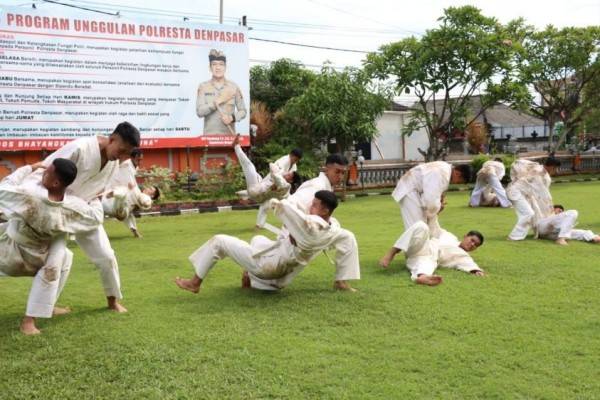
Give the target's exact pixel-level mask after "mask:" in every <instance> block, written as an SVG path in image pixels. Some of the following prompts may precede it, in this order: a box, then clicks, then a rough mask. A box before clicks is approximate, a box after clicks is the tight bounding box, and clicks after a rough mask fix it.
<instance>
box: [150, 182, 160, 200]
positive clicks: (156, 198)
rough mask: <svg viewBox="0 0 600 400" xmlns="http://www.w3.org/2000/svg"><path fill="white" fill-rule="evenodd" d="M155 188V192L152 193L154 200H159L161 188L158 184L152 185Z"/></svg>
mask: <svg viewBox="0 0 600 400" xmlns="http://www.w3.org/2000/svg"><path fill="white" fill-rule="evenodd" d="M152 187H153V188H154V194H153V195H152V200H158V198H159V197H160V189H159V188H158V186H154V185H153V186H152Z"/></svg>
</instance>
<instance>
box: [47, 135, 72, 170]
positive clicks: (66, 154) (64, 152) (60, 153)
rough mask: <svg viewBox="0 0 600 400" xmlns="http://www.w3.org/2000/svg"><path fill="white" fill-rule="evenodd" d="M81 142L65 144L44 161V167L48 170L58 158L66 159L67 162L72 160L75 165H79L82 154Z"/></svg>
mask: <svg viewBox="0 0 600 400" xmlns="http://www.w3.org/2000/svg"><path fill="white" fill-rule="evenodd" d="M79 140H80V139H75V140H72V141H70V142H69V143H67V144H65V145H64V146H63V147H61V148H60V149H58V150H56V151H55V152H54V153H52V154H50V155H49V156H48V157H46V158H45V159H44V161H42V163H43V165H44V167H46V168H47V167H48V166H49V165H50V164H52V161H54V160H56V159H57V158H66V159H67V160H71V161H73V162H74V163H75V164H77V161H79V157H80V153H81V150H80V148H79Z"/></svg>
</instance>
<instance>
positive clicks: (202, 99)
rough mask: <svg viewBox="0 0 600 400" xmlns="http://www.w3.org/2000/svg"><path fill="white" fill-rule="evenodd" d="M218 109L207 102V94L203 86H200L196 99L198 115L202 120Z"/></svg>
mask: <svg viewBox="0 0 600 400" xmlns="http://www.w3.org/2000/svg"><path fill="white" fill-rule="evenodd" d="M216 109H217V108H216V107H215V105H214V104H213V103H210V104H209V103H207V102H206V94H205V92H204V88H203V87H202V85H200V86H198V95H197V97H196V114H197V115H198V117H200V118H204V117H206V116H207V115H208V114H211V113H213V112H215V111H216Z"/></svg>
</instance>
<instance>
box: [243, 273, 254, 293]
mask: <svg viewBox="0 0 600 400" xmlns="http://www.w3.org/2000/svg"><path fill="white" fill-rule="evenodd" d="M251 287H252V285H251V283H250V275H248V271H244V272H242V289H250V288H251Z"/></svg>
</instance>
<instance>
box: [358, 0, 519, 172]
mask: <svg viewBox="0 0 600 400" xmlns="http://www.w3.org/2000/svg"><path fill="white" fill-rule="evenodd" d="M439 21H440V22H441V24H440V26H439V27H438V28H436V29H432V30H428V31H427V32H426V33H425V34H424V35H423V36H422V37H420V38H415V37H409V38H406V39H403V40H401V41H399V42H395V43H391V44H387V45H384V46H382V47H381V48H380V50H379V52H376V53H370V54H369V55H368V56H367V60H366V62H365V69H366V71H367V72H368V74H369V75H370V76H371V77H372V78H375V79H379V80H382V81H390V80H392V81H394V84H393V85H394V88H395V91H396V94H398V95H400V94H402V93H406V94H414V96H416V98H417V102H416V104H415V105H414V108H413V111H412V112H411V114H412V115H411V117H412V118H411V120H410V122H409V123H408V124H406V125H405V127H404V130H403V134H405V135H410V134H411V133H412V132H414V131H416V130H418V129H421V128H424V129H425V130H426V132H427V135H428V137H429V148H428V149H427V151H423V150H421V149H419V150H420V151H421V153H422V154H423V155H424V157H425V159H426V160H428V161H430V160H435V159H439V158H440V157H441V155H442V154H443V152H444V145H445V143H446V141H447V140H448V139H449V138H450V134H451V132H453V131H454V130H456V129H461V130H462V129H464V128H465V127H466V126H468V125H469V124H470V123H471V122H473V121H475V120H476V119H477V118H478V117H479V115H481V114H482V113H483V112H484V111H485V110H486V109H488V108H489V107H491V106H493V105H495V104H497V103H498V102H510V103H514V104H521V103H522V102H523V101H524V99H526V98H527V90H526V87H525V85H523V84H521V83H519V82H518V81H517V80H516V79H515V76H514V53H515V46H514V45H513V36H514V32H515V29H514V27H515V26H518V24H519V21H515V22H511V23H509V24H508V25H507V26H503V25H501V24H500V23H498V21H497V20H496V19H494V18H490V17H485V16H483V15H482V14H481V12H480V10H478V9H477V8H475V7H472V6H464V7H450V8H448V9H446V10H445V11H444V15H443V16H442V17H441V18H440V19H439ZM484 91H485V92H484ZM482 92H484V94H483V95H482V96H481V97H480V100H478V101H477V103H478V104H477V110H475V112H473V110H472V109H471V110H470V108H471V107H472V102H471V98H472V97H473V96H475V95H478V94H479V93H482ZM453 95H455V96H456V97H454V98H453V97H452V96H453ZM467 115H469V116H471V115H472V120H470V121H469V120H468V118H467Z"/></svg>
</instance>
